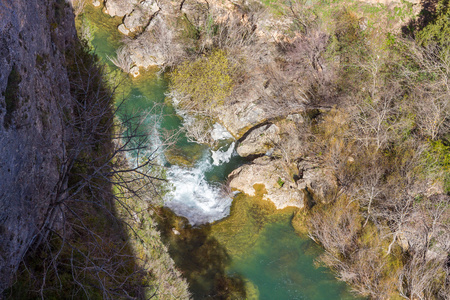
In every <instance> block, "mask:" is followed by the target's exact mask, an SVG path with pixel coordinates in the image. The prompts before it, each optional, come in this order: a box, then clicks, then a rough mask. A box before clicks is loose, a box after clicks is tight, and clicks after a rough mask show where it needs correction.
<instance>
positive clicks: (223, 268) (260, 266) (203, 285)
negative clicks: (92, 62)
mask: <svg viewBox="0 0 450 300" xmlns="http://www.w3.org/2000/svg"><path fill="white" fill-rule="evenodd" d="M85 22H86V23H85V24H89V27H90V32H91V36H92V41H91V44H92V45H93V46H94V47H95V49H96V53H97V54H98V55H99V57H100V58H101V59H102V61H103V62H104V63H105V64H106V65H107V69H108V70H109V72H110V74H111V76H112V77H113V78H116V79H117V80H118V81H120V82H121V85H120V87H119V89H118V90H117V93H116V94H117V103H118V105H119V103H121V104H120V108H119V117H120V118H121V120H122V121H123V120H126V118H127V117H128V116H134V115H139V118H138V120H139V122H136V123H139V125H140V128H139V130H141V131H142V132H145V133H151V134H150V139H148V140H145V141H143V142H144V143H146V145H147V149H146V150H147V152H148V153H147V155H149V156H150V155H151V156H154V157H155V160H156V161H157V162H158V163H159V164H161V165H165V166H166V167H167V172H166V175H167V178H168V179H169V181H170V182H171V185H172V187H173V188H172V190H171V191H170V192H169V193H167V195H166V199H165V200H166V206H167V207H168V208H170V209H171V210H172V211H173V212H175V213H176V214H178V215H182V216H184V217H186V218H187V220H186V219H183V218H180V217H177V216H175V215H174V214H173V213H172V212H171V211H170V210H167V209H162V213H161V215H162V216H164V218H162V219H161V220H160V222H161V225H160V226H161V231H162V233H163V239H164V241H165V242H166V243H167V244H168V245H169V248H170V253H171V255H172V257H173V258H174V260H175V262H176V264H177V266H178V267H179V268H180V269H181V271H182V272H183V274H184V276H185V277H186V278H187V280H188V282H189V284H190V287H191V291H192V293H193V295H194V298H195V299H280V300H283V299H356V298H355V297H352V296H351V295H350V294H349V293H348V288H347V286H346V285H345V284H343V283H342V282H339V281H337V280H336V279H335V278H334V277H333V275H332V274H331V273H330V272H329V271H328V270H327V269H326V268H316V267H315V263H314V261H315V259H317V258H318V256H319V255H320V253H321V249H320V247H318V246H317V245H315V244H314V243H313V242H312V241H310V240H309V239H307V238H306V237H299V236H298V235H297V234H296V233H295V232H294V229H293V228H292V226H291V224H290V219H291V217H292V214H293V211H294V210H293V209H285V210H283V211H276V210H275V208H274V206H273V205H272V204H271V203H269V202H267V201H263V200H261V193H262V192H263V190H259V196H256V197H254V198H250V197H246V196H245V195H243V194H239V195H237V196H236V197H235V198H234V200H233V204H232V198H231V197H230V196H229V195H228V194H227V193H225V192H224V191H223V189H222V187H221V186H222V183H223V182H225V181H226V178H227V175H228V174H229V173H230V172H231V171H232V170H233V169H235V168H236V167H237V166H239V165H241V164H242V163H243V162H244V160H243V159H241V158H240V157H239V156H237V155H236V154H235V152H234V151H233V148H234V143H232V141H230V140H228V142H223V143H222V147H221V148H220V149H218V150H211V149H209V148H208V147H206V146H204V145H199V144H196V143H192V142H189V141H188V140H187V138H186V137H185V135H184V134H183V133H181V134H178V131H179V129H180V127H181V124H182V118H181V117H179V116H177V115H176V113H175V110H174V109H173V107H172V106H170V105H166V104H165V103H164V101H165V95H164V93H165V92H166V89H167V80H166V79H165V78H164V77H163V76H158V75H157V74H156V70H155V69H153V70H148V71H143V70H141V73H142V75H141V76H139V77H138V78H132V77H131V76H129V75H126V74H122V73H121V72H120V71H119V70H117V68H116V67H115V66H114V65H113V64H112V63H111V62H110V61H109V60H108V56H111V57H112V56H114V53H115V49H116V48H117V47H119V46H120V44H121V40H122V38H123V37H122V36H121V34H120V33H119V32H118V31H117V29H116V28H117V25H118V24H119V23H120V19H119V18H110V17H108V16H107V15H105V14H103V13H101V11H100V9H94V8H93V7H92V6H91V5H88V7H87V10H86V14H85ZM155 105H156V106H155ZM136 123H135V125H134V126H136ZM130 126H132V125H130ZM130 128H131V127H130ZM217 133H218V135H223V132H220V130H218V131H217ZM173 134H177V136H178V139H177V140H176V142H175V143H174V145H172V147H171V148H167V147H166V145H164V143H163V142H164V141H165V140H166V137H167V136H172V135H173ZM141 154H142V153H141ZM219 220H220V221H219ZM189 223H190V224H189ZM205 223H212V224H206V225H201V224H205ZM192 225H197V227H195V226H194V227H193V226H192ZM200 225H201V226H200ZM173 228H175V229H177V230H178V231H179V232H180V233H181V234H180V235H177V234H175V233H174V231H173V230H172V229H173Z"/></svg>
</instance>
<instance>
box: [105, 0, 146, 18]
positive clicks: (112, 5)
mask: <svg viewBox="0 0 450 300" xmlns="http://www.w3.org/2000/svg"><path fill="white" fill-rule="evenodd" d="M138 3H139V0H106V2H105V13H107V14H109V15H110V16H111V17H115V16H118V17H123V16H125V15H127V14H129V13H131V12H132V11H133V9H134V8H135V6H136V5H137V4H138Z"/></svg>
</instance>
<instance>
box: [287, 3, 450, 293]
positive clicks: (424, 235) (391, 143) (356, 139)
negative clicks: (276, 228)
mask: <svg viewBox="0 0 450 300" xmlns="http://www.w3.org/2000/svg"><path fill="white" fill-rule="evenodd" d="M291 8H292V9H293V13H294V15H295V13H296V10H295V6H292V5H291ZM298 9H299V8H297V10H298ZM344 13H345V12H344ZM351 19H352V18H350V17H348V18H347V17H345V16H340V21H339V20H338V21H339V22H342V21H343V20H344V21H345V20H349V21H351ZM313 23H314V22H313ZM300 27H302V28H303V27H305V28H306V29H303V31H302V34H301V35H300V37H299V38H297V39H295V40H294V41H293V42H291V43H286V44H283V45H282V47H280V50H281V53H283V54H284V55H285V57H286V60H285V61H284V70H285V71H286V72H290V74H293V76H294V77H295V78H297V79H296V80H301V81H304V82H306V83H307V84H308V85H309V87H310V88H309V89H307V91H308V93H307V96H308V99H310V100H311V102H310V103H311V104H312V106H313V107H314V106H315V105H319V106H320V107H322V108H324V107H326V106H327V105H331V104H333V105H335V108H334V109H332V110H331V111H329V112H327V113H325V114H319V116H315V117H313V120H312V122H311V128H310V129H309V130H306V131H305V132H304V133H303V134H304V135H306V137H305V138H304V140H305V141H306V140H308V141H309V142H310V143H309V144H308V145H309V146H308V147H307V148H306V149H304V150H302V152H305V153H306V154H307V155H315V156H316V157H317V153H319V154H320V156H318V157H319V159H320V160H321V163H322V165H323V166H324V167H326V168H328V169H331V170H333V171H334V175H335V177H336V180H337V182H338V189H337V191H336V193H333V194H332V195H329V197H330V199H327V201H325V202H326V204H318V205H316V206H314V207H313V208H312V209H311V210H310V212H309V215H308V218H307V223H308V228H309V235H310V236H311V238H313V239H314V240H315V241H316V242H318V243H320V244H322V245H323V247H324V248H325V254H324V255H323V256H322V261H323V262H324V263H325V264H326V265H328V266H330V267H331V268H333V269H334V270H335V271H336V272H337V274H338V277H339V278H340V279H342V280H344V281H347V282H349V283H350V284H351V285H352V287H353V289H354V290H355V291H356V292H358V293H360V294H362V295H365V296H370V297H371V298H373V299H387V298H390V297H392V295H393V294H397V295H399V296H401V297H403V298H405V299H448V294H449V293H450V286H449V279H448V278H449V276H450V273H449V268H448V255H449V253H450V247H449V242H448V240H449V234H450V228H449V225H448V224H449V221H450V197H449V195H448V192H447V191H446V190H445V188H442V184H444V185H445V184H446V183H445V181H446V180H447V179H446V178H445V177H446V176H445V174H443V173H442V172H445V171H443V170H444V169H442V167H436V166H442V164H444V163H443V162H439V161H438V160H436V159H437V158H436V159H431V160H432V161H431V160H430V157H433V155H436V154H433V153H434V152H433V151H432V147H433V146H432V145H433V144H432V142H430V141H439V142H440V143H443V144H444V145H448V143H449V141H448V136H447V137H446V135H448V132H449V125H450V118H449V116H450V115H449V113H450V108H449V105H450V99H449V98H448V79H449V77H448V76H449V72H448V70H449V69H448V57H449V54H448V51H449V50H448V48H443V47H438V46H428V47H426V48H424V47H421V46H419V45H417V44H416V42H415V41H413V40H407V39H402V38H397V40H396V43H395V45H394V46H392V47H391V48H389V47H385V46H383V47H380V46H379V43H378V42H377V41H373V40H370V41H368V40H365V39H369V38H370V36H368V35H362V34H360V33H358V30H360V29H359V26H358V25H356V26H349V24H337V25H336V32H335V33H334V34H335V37H334V40H333V41H331V40H332V39H331V36H330V35H326V34H321V33H320V30H319V29H318V28H319V27H314V26H311V23H309V25H308V26H306V25H303V26H300ZM315 29H317V30H315ZM337 31H339V32H337ZM343 43H347V45H343ZM348 44H351V45H352V47H353V48H354V49H348ZM377 45H378V46H377ZM346 47H347V48H346ZM356 48H358V49H356ZM358 55H364V56H363V57H360V56H358ZM337 62H338V63H337ZM296 74H297V75H296ZM303 77H307V78H306V79H303ZM324 87H325V88H327V93H323V92H320V91H321V89H322V88H324ZM316 99H317V100H316ZM315 100H316V101H315ZM336 104H337V105H336ZM299 134H301V133H299ZM447 156H448V154H447ZM447 156H445V155H441V158H440V159H444V160H445V159H446V158H445V157H447ZM447 170H448V169H447ZM447 184H448V183H447Z"/></svg>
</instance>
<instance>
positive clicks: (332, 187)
mask: <svg viewBox="0 0 450 300" xmlns="http://www.w3.org/2000/svg"><path fill="white" fill-rule="evenodd" d="M298 169H299V174H301V175H302V176H301V177H302V178H300V179H299V180H298V181H297V184H298V185H299V186H300V185H302V186H305V187H306V188H307V189H308V192H309V193H310V194H311V196H312V197H313V199H314V201H318V202H322V203H327V202H329V201H331V200H332V199H333V198H332V196H333V195H334V194H335V192H336V189H337V181H336V177H335V176H334V174H333V171H332V170H330V169H326V168H322V167H320V165H318V164H315V163H311V162H306V161H302V162H301V163H299V165H298Z"/></svg>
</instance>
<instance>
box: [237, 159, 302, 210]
mask: <svg viewBox="0 0 450 300" xmlns="http://www.w3.org/2000/svg"><path fill="white" fill-rule="evenodd" d="M229 179H230V183H229V184H230V187H231V188H232V189H235V190H239V191H241V192H244V193H245V194H247V195H249V196H255V195H256V190H255V184H260V185H264V187H265V189H266V193H265V194H264V196H263V199H265V200H268V201H272V202H273V203H274V204H275V206H276V207H277V209H283V208H285V207H288V206H294V207H299V208H303V207H304V193H303V191H302V190H299V189H298V188H297V185H296V183H295V182H294V181H293V180H292V179H291V178H289V176H286V171H285V167H284V166H283V163H282V161H281V160H271V159H270V158H269V157H261V158H258V159H255V160H254V161H253V163H252V164H249V165H244V166H241V167H239V168H237V169H236V170H234V171H233V172H231V174H230V175H229Z"/></svg>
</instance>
